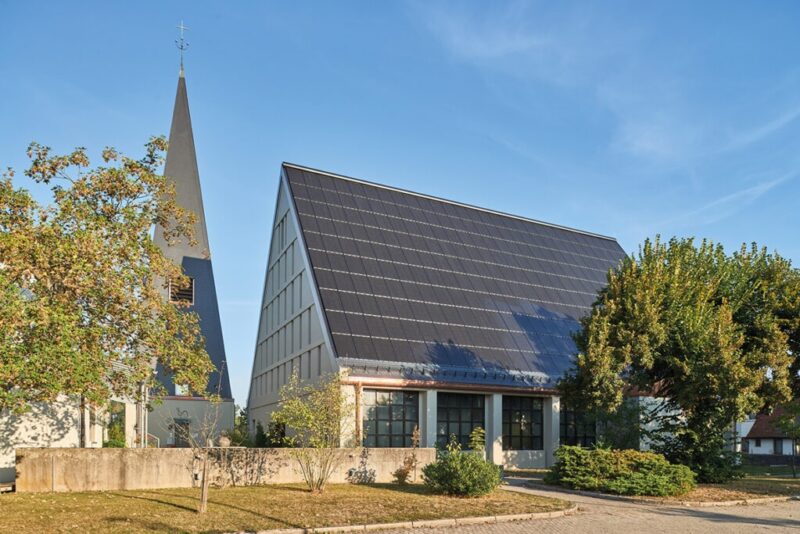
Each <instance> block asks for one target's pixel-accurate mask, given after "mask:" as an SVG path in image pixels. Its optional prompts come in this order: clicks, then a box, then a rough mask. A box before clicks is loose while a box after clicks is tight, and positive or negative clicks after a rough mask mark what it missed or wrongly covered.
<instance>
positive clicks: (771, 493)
mask: <svg viewBox="0 0 800 534" xmlns="http://www.w3.org/2000/svg"><path fill="white" fill-rule="evenodd" d="M794 495H800V479H791V478H780V477H769V476H747V477H745V478H743V479H741V480H733V481H731V482H728V483H726V484H700V485H698V486H697V488H696V489H694V490H693V491H690V492H689V493H687V494H686V495H681V496H679V497H670V498H668V499H665V500H672V501H696V502H700V501H704V502H720V501H738V500H742V499H761V498H764V497H781V496H794Z"/></svg>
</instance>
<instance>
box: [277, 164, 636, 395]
mask: <svg viewBox="0 0 800 534" xmlns="http://www.w3.org/2000/svg"><path fill="white" fill-rule="evenodd" d="M285 171H286V175H287V178H288V181H289V185H290V189H291V193H292V196H293V197H294V201H295V205H296V206H297V210H298V214H299V217H300V224H301V228H302V231H303V234H304V237H305V242H306V244H307V246H308V248H309V257H310V260H311V264H312V268H313V269H314V274H315V277H316V280H317V283H318V285H319V286H320V296H321V299H322V305H323V308H324V311H325V313H326V315H327V317H328V323H329V325H330V327H331V331H332V332H331V335H332V337H333V341H334V345H335V349H336V352H337V355H338V356H339V357H344V358H347V359H348V361H358V360H363V361H370V362H378V363H380V362H383V363H385V364H386V366H387V368H390V367H391V368H402V367H403V364H421V365H425V366H429V367H430V368H431V369H433V370H434V371H433V372H434V373H445V374H447V373H450V374H451V375H452V376H459V373H460V374H461V375H464V376H466V374H468V372H470V371H472V372H473V373H484V374H486V373H490V374H492V376H500V375H503V374H504V373H505V374H506V375H509V374H514V373H539V374H543V375H546V376H548V377H552V378H553V379H557V378H558V377H560V376H561V375H562V374H563V373H564V371H565V370H567V369H568V368H569V366H570V365H571V362H572V359H573V357H574V354H575V345H574V342H573V340H572V334H573V332H575V331H576V330H577V329H578V328H579V323H578V320H579V319H580V318H581V317H582V316H583V315H585V314H586V313H587V311H588V310H589V308H590V306H591V303H592V302H593V301H594V299H595V298H596V295H597V292H598V291H599V290H600V289H601V288H602V287H603V286H604V285H605V282H606V273H607V271H608V269H610V268H613V267H615V266H616V264H617V263H618V262H619V260H620V259H621V258H622V257H623V255H624V252H623V251H622V249H621V247H620V246H619V245H618V244H617V242H616V241H614V240H613V239H608V238H603V237H600V236H594V235H590V234H586V233H581V232H577V231H572V230H569V229H563V228H558V227H554V226H550V225H547V224H543V223H537V222H534V221H527V220H521V219H519V218H514V217H511V216H505V215H502V214H497V213H492V212H488V211H484V210H481V209H476V208H470V207H467V206H461V205H457V204H454V203H450V202H447V201H443V200H436V199H432V198H427V197H423V196H419V195H415V194H413V193H407V192H403V191H398V190H394V189H389V188H385V187H381V186H378V185H373V184H368V183H363V182H358V181H353V180H350V179H345V178H340V177H335V176H330V175H328V174H325V173H320V172H312V171H309V170H307V169H302V168H297V167H293V166H289V165H287V166H286V167H285ZM471 379H473V380H474V377H473V378H471ZM521 385H524V384H521Z"/></svg>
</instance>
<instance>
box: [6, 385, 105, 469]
mask: <svg viewBox="0 0 800 534" xmlns="http://www.w3.org/2000/svg"><path fill="white" fill-rule="evenodd" d="M84 410H85V411H84V418H83V424H84V438H85V440H86V441H85V444H86V447H92V448H94V447H102V446H103V441H104V440H105V437H106V436H105V421H106V416H105V413H104V411H103V410H97V409H93V408H88V407H87V408H85V409H84ZM80 446H81V408H80V401H79V400H78V399H72V398H69V397H66V396H61V397H59V398H58V400H56V401H55V402H52V403H36V404H34V405H32V406H31V409H30V411H28V412H26V413H24V414H22V415H12V414H10V413H0V483H11V482H13V481H14V479H15V478H16V469H15V467H14V465H15V458H16V449H17V448H21V447H80Z"/></svg>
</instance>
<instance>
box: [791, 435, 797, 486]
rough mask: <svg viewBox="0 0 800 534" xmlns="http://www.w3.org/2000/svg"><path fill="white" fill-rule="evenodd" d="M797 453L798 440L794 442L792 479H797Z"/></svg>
mask: <svg viewBox="0 0 800 534" xmlns="http://www.w3.org/2000/svg"><path fill="white" fill-rule="evenodd" d="M796 451H797V440H796V439H793V440H792V478H797V467H795V459H794V457H795V452H796Z"/></svg>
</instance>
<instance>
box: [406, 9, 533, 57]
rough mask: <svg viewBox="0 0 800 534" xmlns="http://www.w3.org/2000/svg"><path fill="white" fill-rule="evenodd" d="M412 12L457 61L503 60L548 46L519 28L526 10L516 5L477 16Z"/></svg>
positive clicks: (438, 11) (456, 13)
mask: <svg viewBox="0 0 800 534" xmlns="http://www.w3.org/2000/svg"><path fill="white" fill-rule="evenodd" d="M414 8H415V11H417V13H418V14H419V15H420V18H421V20H422V23H423V24H424V26H425V27H426V28H427V29H428V30H429V31H430V32H431V33H432V34H433V35H435V36H436V37H437V38H438V39H439V40H440V41H441V42H442V44H443V45H444V46H445V47H446V48H447V50H448V51H450V52H451V53H452V54H453V55H455V56H457V57H458V58H460V59H464V60H468V61H482V60H486V59H497V58H503V57H506V56H509V55H514V54H522V53H528V52H531V51H534V50H537V49H540V48H542V47H544V46H545V45H546V44H547V42H548V41H547V39H545V38H544V37H542V36H540V35H536V34H534V33H531V32H530V31H528V30H527V29H525V28H523V27H522V26H521V25H520V21H521V20H523V17H521V15H522V14H523V12H524V11H525V10H526V8H525V5H523V4H521V3H519V2H515V3H513V4H511V5H510V6H509V7H508V9H506V10H502V11H495V10H490V11H489V12H487V13H484V14H481V15H480V16H479V15H477V14H472V15H471V14H468V13H467V12H465V11H457V10H455V9H444V8H443V6H442V5H433V4H415V5H414ZM484 15H485V16H484Z"/></svg>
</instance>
